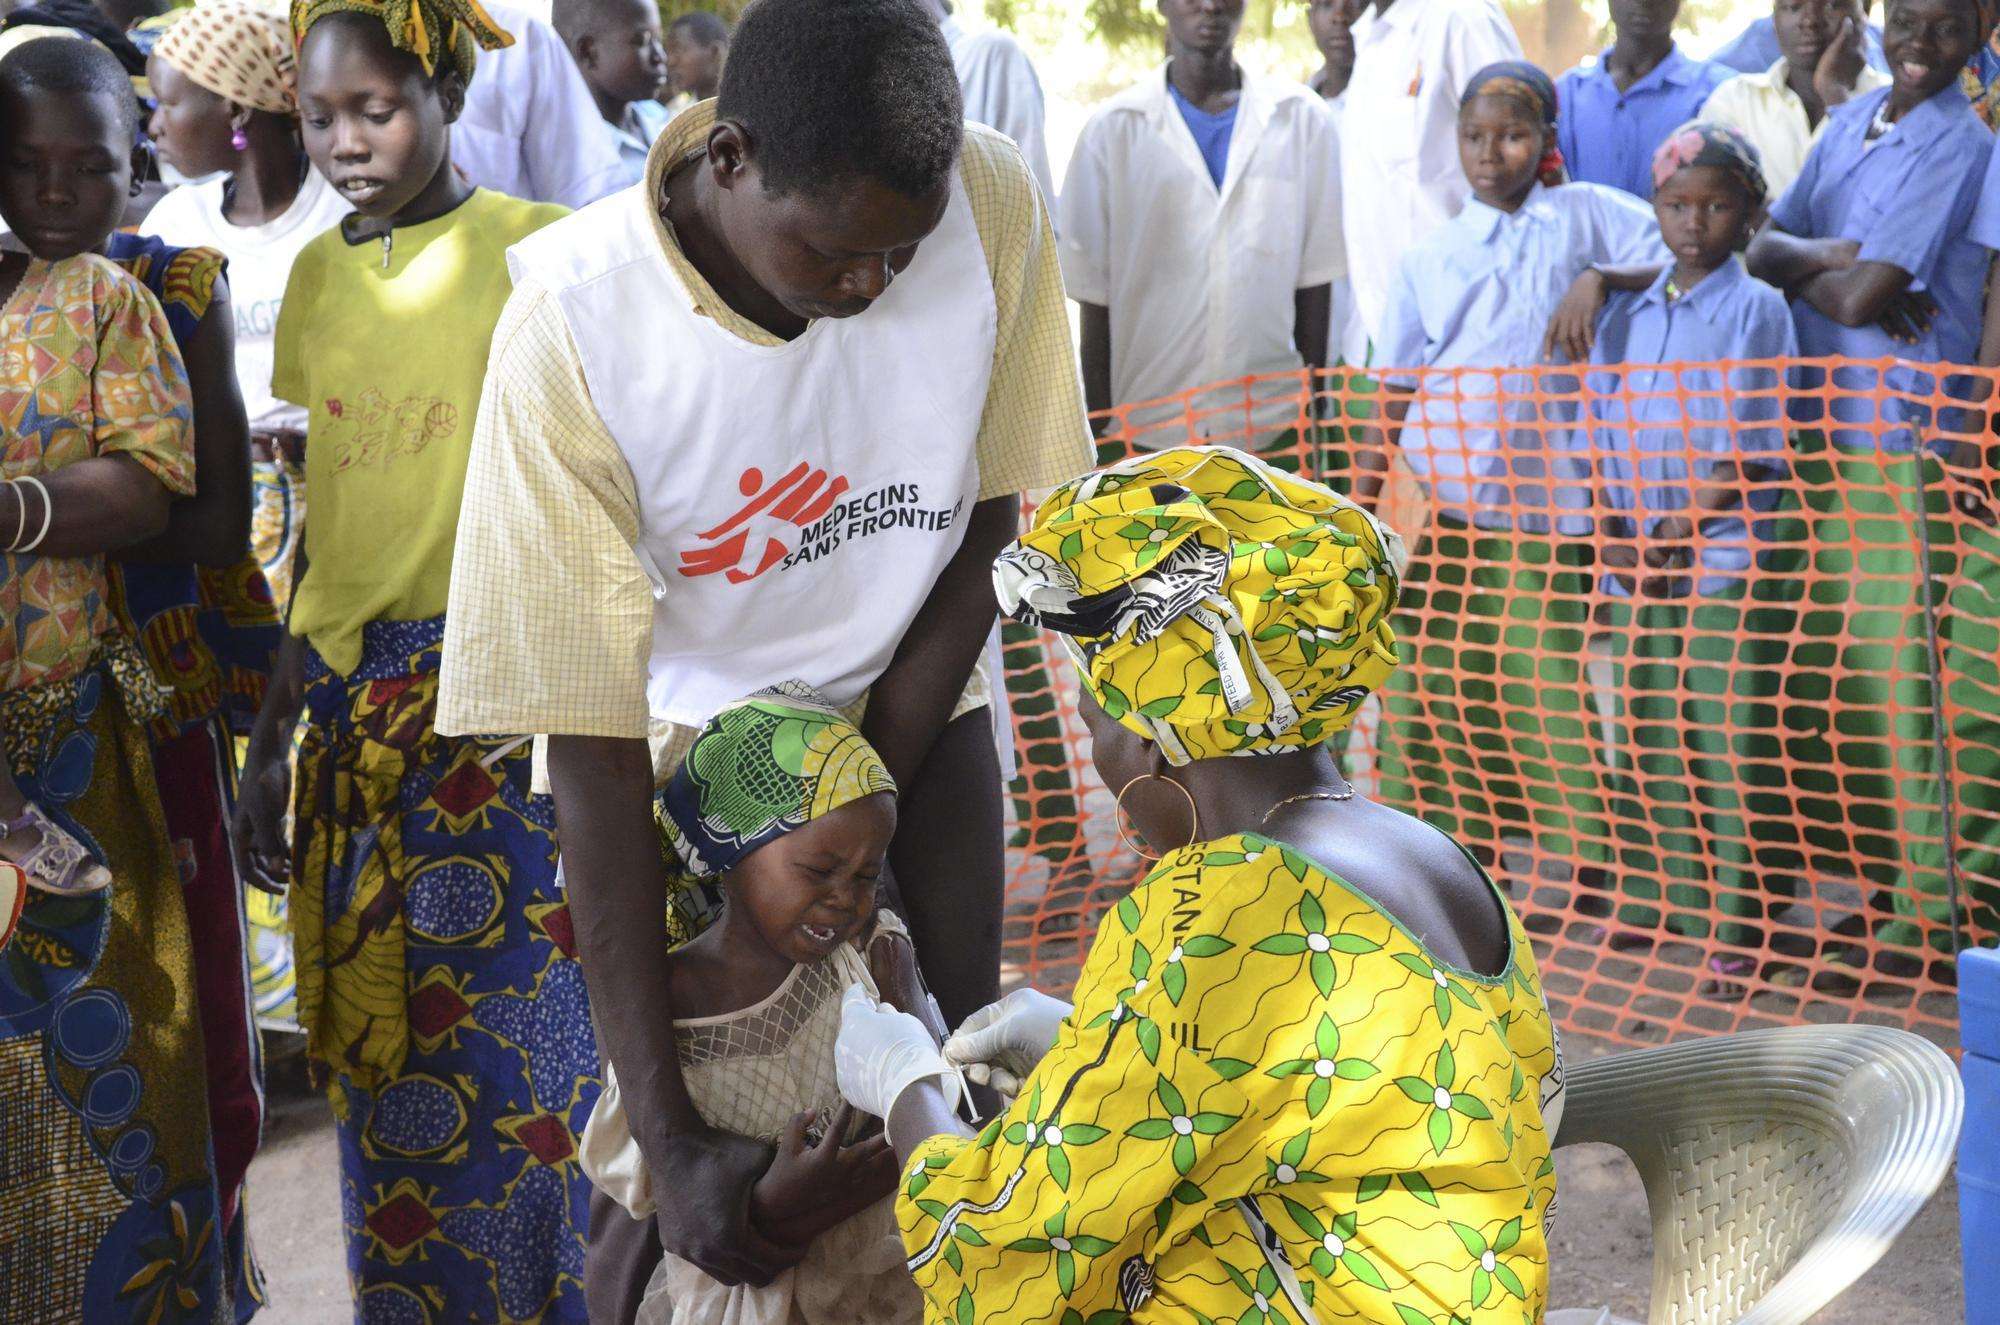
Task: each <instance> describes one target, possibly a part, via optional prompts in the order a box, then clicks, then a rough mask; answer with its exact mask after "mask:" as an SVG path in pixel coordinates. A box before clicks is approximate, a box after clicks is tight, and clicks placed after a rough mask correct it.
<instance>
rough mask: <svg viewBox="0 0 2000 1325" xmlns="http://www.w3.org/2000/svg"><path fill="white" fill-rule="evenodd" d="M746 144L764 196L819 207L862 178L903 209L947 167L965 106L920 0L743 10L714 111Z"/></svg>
mask: <svg viewBox="0 0 2000 1325" xmlns="http://www.w3.org/2000/svg"><path fill="white" fill-rule="evenodd" d="M715 118H716V119H717V120H734V121H736V122H737V123H738V124H740V125H742V126H743V128H744V130H745V131H746V132H747V133H748V134H749V137H750V153H751V158H752V159H753V160H754V161H755V162H756V163H757V167H758V169H759V170H760V171H762V172H763V177H764V187H765V188H766V189H768V190H769V191H771V192H772V193H779V194H783V193H791V192H794V191H802V192H805V193H809V194H813V195H815V196H824V195H825V194H826V193H828V192H830V191H831V190H833V189H834V188H836V187H838V186H839V185H840V184H842V183H844V182H847V181H850V180H853V179H856V178H868V179H874V180H878V181H880V182H881V183H882V184H884V185H886V186H887V187H889V188H891V189H894V190H895V191H896V192H897V193H900V194H902V195H903V196H905V197H909V198H921V197H925V196H927V195H929V194H931V193H934V192H935V191H936V190H937V188H938V187H939V186H940V185H941V184H943V183H944V182H945V180H946V179H947V177H948V176H949V175H950V173H951V170H952V168H953V166H954V165H955V164H956V163H957V161H958V151H959V145H960V142H961V141H962V139H963V138H964V136H965V107H964V102H963V100H962V99H961V97H960V95H959V90H958V74H957V73H956V72H955V71H954V70H953V69H952V64H951V51H950V49H949V48H948V47H947V46H946V45H945V42H944V33H943V32H941V31H940V30H939V28H938V24H937V20H936V19H934V18H932V17H931V15H930V11H929V10H927V9H925V8H924V7H923V4H922V3H921V0H753V3H752V4H751V5H750V7H749V8H748V9H746V10H745V11H744V12H743V17H742V19H741V20H740V21H739V22H738V23H737V25H736V35H735V37H734V39H733V40H732V41H731V42H730V50H729V61H728V63H727V64H725V65H724V66H723V69H722V87H721V89H720V91H719V92H718V94H717V98H716V106H715Z"/></svg>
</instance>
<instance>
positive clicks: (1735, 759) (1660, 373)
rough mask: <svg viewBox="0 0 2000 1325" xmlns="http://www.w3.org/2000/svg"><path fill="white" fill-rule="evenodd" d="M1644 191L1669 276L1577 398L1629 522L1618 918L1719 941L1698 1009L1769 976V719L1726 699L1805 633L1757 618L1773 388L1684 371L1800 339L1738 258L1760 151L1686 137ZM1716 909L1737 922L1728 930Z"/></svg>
mask: <svg viewBox="0 0 2000 1325" xmlns="http://www.w3.org/2000/svg"><path fill="white" fill-rule="evenodd" d="M1652 182H1653V210H1654V212H1655V213H1656V214H1657V215H1658V217H1659V222H1660V234H1661V238H1662V239H1663V240H1664V242H1665V244H1666V247H1667V250H1668V252H1669V253H1670V254H1671V260H1670V261H1669V262H1668V263H1667V264H1666V265H1665V266H1663V267H1662V268H1661V269H1660V271H1659V274H1658V275H1657V276H1656V277H1655V278H1654V279H1653V280H1652V282H1651V283H1650V284H1648V285H1647V286H1646V287H1645V288H1644V289H1642V290H1619V291H1616V292H1613V293H1612V294H1610V296H1609V297H1608V299H1607V300H1606V302H1605V304H1604V307H1603V310H1602V311H1601V312H1600V314H1599V315H1598V319H1597V335H1596V338H1595V341H1594V343H1593V345H1592V347H1591V352H1590V362H1591V363H1592V365H1594V368H1593V371H1591V372H1590V373H1589V374H1588V375H1587V379H1586V380H1587V383H1588V386H1589V399H1590V402H1591V418H1592V424H1593V426H1592V428H1591V438H1592V443H1593V450H1594V452H1595V457H1594V458H1595V462H1596V465H1597V468H1598V472H1599V474H1600V475H1601V480H1602V481H1601V483H1600V485H1599V488H1598V504H1599V507H1600V509H1602V510H1608V511H1614V512H1624V513H1625V514H1618V515H1613V516H1610V517H1608V518H1607V519H1606V520H1605V525H1606V528H1605V529H1604V531H1603V532H1604V535H1605V539H1606V543H1605V547H1604V554H1603V555H1604V561H1605V564H1606V570H1605V574H1604V576H1603V578H1602V581H1601V588H1602V590H1603V592H1604V593H1605V595H1606V596H1607V597H1608V598H1609V599H1610V600H1611V601H1612V607H1611V608H1610V611H1609V618H1610V620H1609V624H1610V625H1611V626H1612V627H1613V638H1614V639H1615V640H1618V641H1621V642H1625V643H1629V644H1630V646H1631V647H1632V649H1633V651H1634V656H1632V657H1631V658H1629V659H1627V660H1626V662H1625V669H1624V670H1625V685H1624V687H1623V688H1622V693H1623V694H1625V695H1627V696H1629V697H1630V699H1629V710H1628V720H1627V721H1620V722H1618V723H1617V724H1616V727H1617V729H1618V731H1619V738H1618V739H1617V740H1616V742H1615V744H1616V745H1617V746H1618V747H1619V748H1620V749H1622V750H1625V751H1628V752H1630V755H1629V757H1628V758H1625V759H1622V760H1621V761H1620V762H1621V764H1622V765H1623V767H1624V769H1625V775H1624V776H1623V777H1622V778H1621V781H1620V788H1621V795H1622V794H1630V795H1631V796H1633V797H1634V798H1635V799H1634V803H1633V809H1634V813H1632V814H1631V815H1628V816H1627V818H1628V819H1629V820H1630V821H1631V823H1632V824H1643V825H1646V826H1647V827H1648V828H1649V830H1650V831H1651V833H1652V840H1651V841H1650V842H1649V843H1647V844H1646V846H1647V848H1648V850H1646V851H1645V852H1643V853H1642V854H1643V855H1644V856H1645V857H1646V859H1647V860H1648V861H1649V862H1650V863H1649V865H1648V867H1647V868H1644V869H1633V870H1628V871H1625V872H1623V874H1622V875H1621V878H1620V882H1619V891H1620V893H1621V894H1622V895H1623V897H1624V898H1625V899H1626V906H1625V907H1624V908H1623V910H1622V911H1621V913H1620V919H1621V921H1623V922H1624V923H1625V924H1627V925H1631V926H1634V927H1642V928H1647V929H1651V928H1655V927H1657V926H1659V925H1660V922H1661V920H1662V919H1663V918H1664V920H1665V928H1666V929H1667V930H1668V931H1670V932H1672V933H1674V934H1676V935H1679V936H1681V937H1685V938H1693V939H1697V940H1699V939H1705V938H1709V937H1710V936H1711V935H1712V936H1713V938H1714V940H1715V941H1716V943H1717V944H1718V945H1719V946H1720V948H1721V950H1720V951H1716V952H1712V953H1710V955H1709V957H1708V965H1709V969H1710V972H1711V975H1710V981H1709V986H1708V989H1707V991H1706V992H1707V993H1708V994H1709V995H1710V996H1711V997H1717V996H1731V997H1733V996H1740V993H1741V990H1742V986H1741V985H1740V984H1739V983H1738V981H1739V980H1740V979H1741V978H1744V977H1747V976H1749V975H1751V974H1754V973H1755V972H1756V971H1757V970H1758V967H1759V963H1758V959H1757V958H1756V956H1754V955H1753V953H1754V950H1755V949H1756V948H1758V947H1759V946H1761V935H1762V930H1761V929H1760V928H1759V927H1757V926H1755V925H1754V924H1746V923H1743V922H1744V921H1753V920H1756V919H1759V918H1761V917H1762V915H1763V912H1764V901H1763V899H1762V898H1761V897H1760V895H1759V893H1760V885H1761V884H1762V882H1763V881H1762V880H1760V879H1759V878H1758V876H1757V874H1756V873H1755V872H1754V871H1755V868H1756V865H1757V860H1758V857H1757V852H1756V849H1755V847H1754V845H1753V843H1752V840H1751V831H1752V827H1751V826H1752V825H1753V824H1755V825H1756V826H1757V829H1758V831H1760V832H1761V831H1762V830H1763V828H1764V821H1763V820H1762V818H1759V817H1753V816H1751V815H1748V814H1746V813H1745V806H1744V804H1743V796H1744V794H1745V792H1744V789H1745V788H1749V787H1757V786H1769V785H1771V782H1772V780H1773V779H1774V778H1775V779H1780V780H1781V779H1782V777H1783V754H1784V750H1783V747H1782V745H1781V744H1780V742H1779V740H1778V739H1777V731H1778V728H1777V727H1776V725H1775V724H1776V720H1777V719H1776V708H1775V706H1773V705H1772V704H1770V703H1769V702H1766V701H1763V700H1761V699H1747V698H1735V697H1733V696H1732V689H1733V688H1734V678H1735V677H1736V676H1737V675H1738V674H1740V673H1746V672H1754V673H1758V674H1763V675H1775V674H1778V671H1779V669H1781V668H1782V665H1783V663H1784V661H1785V657H1786V650H1787V638H1788V635H1789V633H1790V628H1791V625H1792V621H1793V618H1794V616H1795V614H1793V613H1789V612H1787V611H1785V610H1783V609H1781V608H1774V607H1770V606H1766V605H1765V604H1766V603H1767V602H1769V601H1771V600H1772V599H1774V598H1775V599H1783V598H1784V597H1785V596H1786V595H1785V594H1783V593H1777V594H1772V593H1770V592H1768V590H1769V588H1771V587H1772V586H1773V585H1774V584H1775V583H1776V582H1778V581H1780V580H1782V579H1783V577H1784V567H1783V566H1782V565H1781V564H1780V563H1783V562H1786V561H1787V559H1788V558H1790V557H1791V555H1792V554H1791V549H1789V548H1787V547H1786V546H1784V544H1783V543H1782V542H1773V541H1770V540H1771V539H1772V535H1773V532H1774V531H1773V527H1772V523H1773V522H1772V512H1773V511H1774V510H1775V508H1776V506H1777V505H1778V495H1779V492H1780V491H1781V489H1780V488H1779V486H1778V481H1779V480H1781V479H1782V478H1783V476H1784V473H1785V455H1784V448H1785V435H1784V428H1783V425H1782V422H1781V420H1780V413H1781V411H1780V408H1779V401H1778V399H1777V388H1778V386H1779V371H1778V369H1776V368H1773V367H1749V366H1739V367H1730V368H1723V367H1708V366H1703V367H1682V366H1680V365H1692V364H1700V365H1709V364H1716V363H1718V361H1725V360H1770V359H1779V358H1791V357H1795V356H1796V355H1797V354H1798V337H1797V335H1796V334H1795V333H1794V331H1793V327H1792V315H1791V310H1790V309H1789V308H1788V307H1787V306H1786V303H1785V297H1784V295H1782V294H1780V293H1779V292H1778V291H1777V290H1776V289H1775V288H1774V287H1772V286H1770V285H1767V284H1765V283H1764V282H1763V281H1760V280H1758V279H1757V278H1756V277H1754V276H1752V275H1750V273H1749V272H1748V271H1747V270H1746V269H1745V268H1744V266H1743V262H1742V259H1741V258H1739V257H1738V256H1737V254H1738V253H1739V252H1740V251H1741V249H1742V248H1743V247H1744V245H1746V244H1747V243H1749V241H1750V236H1751V235H1752V233H1753V232H1754V231H1755V229H1756V225H1757V220H1758V217H1759V216H1760V215H1761V214H1762V212H1763V209H1764V197H1765V188H1764V176H1763V171H1762V169H1761V168H1760V164H1759V161H1758V157H1757V149H1756V148H1755V147H1753V146H1751V145H1750V143H1749V142H1747V141H1746V140H1745V139H1743V138H1742V137H1741V136H1740V135H1739V134H1737V133H1736V132H1735V131H1734V130H1731V129H1727V128H1724V127H1722V126H1721V125H1715V124H1702V123H1692V124H1685V125H1682V126H1681V127H1680V128H1679V129H1676V130H1675V131H1674V132H1673V133H1672V134H1670V135H1669V136H1668V138H1667V140H1666V141H1665V142H1664V143H1663V144H1661V146H1660V148H1659V150H1658V151H1657V152H1656V153H1655V154H1654V157H1653V164H1652ZM1753 526H1754V527H1755V530H1756V533H1757V534H1758V535H1760V536H1761V538H1762V539H1763V540H1765V541H1763V542H1762V543H1759V542H1756V541H1753V538H1752V531H1753ZM1753 564H1754V565H1755V567H1756V573H1755V574H1754V575H1751V574H1750V572H1751V568H1752V567H1753ZM1752 579H1754V580H1755V581H1756V586H1755V588H1754V589H1753V587H1752V585H1751V583H1750V581H1751V580H1752ZM1753 598H1754V600H1755V601H1754V602H1753V601H1750V600H1752V599H1753ZM1717 640H1722V641H1729V642H1730V647H1729V648H1727V649H1725V650H1723V651H1722V656H1720V657H1718V656H1716V653H1715V651H1713V650H1707V651H1704V650H1703V649H1702V648H1701V647H1699V643H1698V642H1701V641H1717ZM1718 696H1719V697H1720V698H1717V697H1718ZM1638 806H1644V807H1646V809H1645V811H1644V812H1643V813H1641V812H1638V811H1637V807H1638ZM1779 827H1780V828H1782V827H1783V825H1782V824H1780V825H1779ZM1662 876H1663V878H1664V882H1665V885H1666V898H1665V901H1666V914H1665V916H1664V917H1662V916H1661V914H1660V912H1659V909H1658V907H1657V905H1635V903H1655V904H1656V903H1658V902H1659V900H1660V882H1661V880H1662ZM1774 882H1778V881H1774ZM1780 891H1782V889H1780ZM1718 905H1719V907H1720V910H1721V912H1722V914H1724V915H1726V916H1729V917H1731V919H1730V920H1727V921H1724V922H1723V923H1721V924H1720V925H1716V924H1714V923H1713V917H1714V915H1715V912H1716V909H1717V907H1718Z"/></svg>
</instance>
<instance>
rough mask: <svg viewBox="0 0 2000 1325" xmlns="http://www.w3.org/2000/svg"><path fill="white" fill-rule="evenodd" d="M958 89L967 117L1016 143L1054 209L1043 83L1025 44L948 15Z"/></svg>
mask: <svg viewBox="0 0 2000 1325" xmlns="http://www.w3.org/2000/svg"><path fill="white" fill-rule="evenodd" d="M940 26H941V27H942V28H943V29H944V40H945V44H946V45H947V46H949V47H951V62H952V65H953V66H954V67H955V68H956V69H957V70H958V86H959V88H960V90H961V91H962V92H964V94H965V118H966V119H968V120H971V121H972V122H973V123H974V124H983V125H985V126H986V127H987V128H989V129H997V130H999V131H1000V132H1001V133H1004V134H1006V135H1007V136H1008V137H1009V138H1012V139H1013V140H1014V145H1015V146H1017V147H1019V148H1020V149H1021V155H1022V156H1023V157H1025V158H1026V159H1027V162H1028V169H1029V171H1030V172H1031V173H1033V175H1034V177H1035V183H1037V184H1039V185H1041V188H1042V197H1043V199H1044V200H1045V201H1046V202H1047V203H1048V204H1049V211H1050V212H1051V213H1053V212H1054V211H1055V202H1056V182H1055V178H1054V176H1052V175H1051V174H1050V173H1049V144H1048V137H1047V133H1046V129H1045V120H1046V109H1045V106H1044V103H1043V100H1042V80H1041V79H1039V78H1037V77H1035V66H1034V63H1033V62H1032V61H1031V60H1029V59H1028V53H1027V52H1026V51H1024V50H1022V49H1021V43H1020V42H1018V41H1015V40H1014V38H1013V37H1011V36H1009V35H1008V34H1007V33H1005V32H1001V31H999V30H997V29H993V30H989V31H985V32H967V31H966V30H965V29H964V28H963V27H962V26H960V24H959V22H958V20H957V19H955V18H952V17H950V16H949V15H947V16H946V17H945V19H944V21H943V23H942V24H941V25H940Z"/></svg>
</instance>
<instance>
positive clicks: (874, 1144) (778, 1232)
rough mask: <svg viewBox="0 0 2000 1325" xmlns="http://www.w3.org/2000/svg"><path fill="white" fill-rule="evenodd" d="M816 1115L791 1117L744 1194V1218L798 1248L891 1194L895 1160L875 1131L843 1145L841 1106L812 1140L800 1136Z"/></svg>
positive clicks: (845, 1114) (845, 1125)
mask: <svg viewBox="0 0 2000 1325" xmlns="http://www.w3.org/2000/svg"><path fill="white" fill-rule="evenodd" d="M815 1117H816V1115H815V1114H814V1112H813V1111H812V1110H810V1109H808V1110H807V1111H806V1112H804V1113H801V1114H799V1115H798V1116H797V1117H795V1118H793V1119H792V1121H791V1125H790V1126H788V1127H787V1128H786V1129H785V1136H784V1139H783V1140H782V1141H780V1142H779V1143H778V1153H777V1156H776V1157H775V1158H773V1159H772V1160H771V1167H770V1168H768V1169H766V1170H765V1171H764V1176H763V1177H761V1178H759V1179H757V1182H756V1184H755V1185H754V1186H753V1187H751V1189H750V1219H751V1222H753V1223H754V1224H755V1225H756V1226H757V1228H758V1230H759V1231H760V1232H762V1233H763V1234H764V1236H765V1237H767V1238H770V1239H771V1240H772V1241H774V1242H779V1243H783V1244H785V1245H787V1246H791V1247H804V1246H806V1245H807V1244H809V1243H810V1242H812V1240H813V1239H814V1238H816V1237H818V1236H819V1235H820V1234H822V1233H824V1232H826V1231H827V1230H828V1229H830V1228H832V1227H833V1226H834V1225H836V1224H839V1223H842V1222H844V1221H846V1220H849V1219H852V1218H853V1217H854V1216H855V1215H858V1214H860V1213H861V1212H862V1211H863V1210H866V1209H867V1208H868V1207H869V1206H871V1205H873V1204H875V1203H876V1202H877V1201H879V1200H881V1199H882V1198H883V1197H885V1196H887V1195H889V1194H890V1193H891V1192H893V1191H895V1190H896V1156H895V1153H894V1152H893V1151H891V1150H890V1149H889V1140H888V1137H887V1136H885V1135H884V1134H883V1133H881V1132H875V1133H873V1134H871V1135H869V1136H866V1137H863V1138H862V1139H860V1140H858V1141H852V1142H850V1141H847V1140H846V1139H845V1138H846V1136H847V1133H848V1129H849V1128H850V1126H851V1125H852V1124H853V1121H854V1106H853V1105H851V1104H842V1105H841V1106H840V1108H839V1110H838V1111H836V1112H835V1113H834V1115H833V1118H832V1120H831V1121H829V1122H828V1123H827V1124H826V1131H825V1134H824V1135H822V1136H821V1137H820V1138H819V1140H818V1141H813V1140H811V1139H809V1138H808V1137H807V1135H806V1133H807V1129H808V1128H810V1127H811V1126H812V1124H813V1122H814V1120H815Z"/></svg>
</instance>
